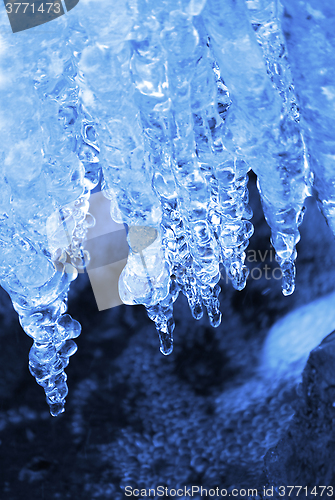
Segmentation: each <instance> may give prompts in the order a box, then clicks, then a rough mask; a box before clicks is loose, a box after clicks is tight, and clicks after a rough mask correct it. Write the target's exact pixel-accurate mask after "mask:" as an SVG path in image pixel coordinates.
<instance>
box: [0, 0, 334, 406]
mask: <svg viewBox="0 0 335 500" xmlns="http://www.w3.org/2000/svg"><path fill="white" fill-rule="evenodd" d="M283 6H284V7H285V8H286V11H284V8H283ZM283 6H282V5H281V4H280V2H279V0H248V1H245V0H224V1H223V0H207V1H206V0H156V1H154V2H147V1H146V0H117V1H115V2H113V9H110V5H109V3H108V2H107V1H106V2H101V1H99V2H98V1H96V0H85V2H84V1H81V2H80V3H79V4H78V5H77V6H76V7H75V8H74V9H72V10H71V11H70V12H69V13H68V14H67V15H66V16H62V17H60V18H58V19H56V20H53V21H52V22H49V23H47V24H45V25H42V26H39V27H35V28H32V29H29V30H27V31H23V32H19V33H15V34H13V33H12V32H11V30H10V26H9V21H8V18H7V17H6V12H5V10H4V9H3V10H1V12H0V27H1V31H0V71H1V74H0V87H1V90H2V95H3V96H5V97H3V98H2V102H1V110H0V128H1V137H2V145H1V152H0V155H1V165H0V168H1V178H0V183H1V189H0V192H1V196H0V225H1V236H0V245H1V257H0V272H1V275H0V280H1V285H2V286H3V287H4V288H5V289H6V290H7V291H8V293H9V294H10V296H11V298H12V301H13V305H14V308H15V309H16V310H17V312H18V314H19V317H20V322H21V324H22V326H23V328H24V330H25V331H26V333H27V334H28V335H30V336H31V337H32V338H33V340H34V343H33V346H32V349H31V352H30V361H29V366H30V371H31V372H32V374H33V375H34V376H35V377H36V380H37V382H38V383H39V384H40V385H42V386H43V388H44V389H45V392H46V395H47V401H48V403H49V405H50V408H51V413H52V414H53V415H57V414H59V413H61V412H62V411H63V409H64V401H65V396H66V394H67V386H66V375H65V373H64V368H65V367H66V366H67V364H68V360H69V356H71V355H72V354H73V353H74V352H75V350H76V346H75V343H74V341H73V338H75V337H76V336H77V335H79V333H80V325H79V323H78V322H76V321H75V320H73V319H72V318H71V317H70V316H69V315H67V314H65V313H66V301H67V292H68V288H69V285H70V282H71V281H72V280H73V279H75V277H76V274H77V270H78V269H81V268H82V267H84V264H83V261H84V260H86V262H87V260H88V259H89V255H88V254H87V251H85V249H84V241H85V237H86V232H87V230H88V228H89V227H91V226H92V225H93V224H94V219H93V217H92V216H91V215H90V214H89V197H90V191H91V190H92V189H93V188H95V187H96V186H97V184H98V183H99V180H100V178H101V180H102V189H103V193H104V195H105V196H106V198H108V199H109V200H110V213H111V217H112V218H113V219H114V220H115V221H117V222H120V223H124V224H126V225H127V233H128V244H129V257H128V262H127V265H126V266H125V268H124V270H123V271H122V273H121V276H120V281H119V292H120V297H121V299H122V300H123V302H124V303H127V304H143V305H144V306H145V307H146V309H147V312H148V315H149V317H150V318H151V319H152V320H153V321H154V322H155V325H156V328H157V330H158V334H159V339H160V349H161V352H162V353H163V354H165V355H166V354H170V353H171V352H172V349H173V331H174V326H175V325H174V321H173V303H174V301H175V300H176V299H177V297H178V294H179V293H180V292H181V293H183V294H184V295H185V296H186V297H187V300H188V303H189V306H190V309H191V312H192V315H193V316H194V318H196V319H199V318H200V317H201V316H202V315H203V312H204V311H206V312H207V315H208V317H209V321H210V323H211V325H212V326H214V327H217V326H218V325H219V324H220V322H221V313H220V310H219V299H218V296H219V293H220V286H219V281H220V272H221V269H220V267H221V268H222V267H224V268H225V270H226V272H227V274H228V276H229V277H230V279H231V282H232V284H233V286H234V287H235V288H236V289H237V290H241V289H242V288H243V287H244V286H245V284H246V280H247V277H248V269H247V267H246V265H245V256H246V254H245V250H246V248H247V246H248V242H249V238H250V237H251V235H252V233H253V226H252V224H251V222H250V219H251V217H252V212H251V209H250V207H249V205H248V189H247V184H248V172H249V171H250V170H251V169H252V170H253V171H254V172H255V173H256V175H257V177H258V188H259V192H260V195H261V201H262V205H263V209H264V215H265V218H266V220H267V222H268V223H269V226H270V228H271V234H272V236H271V241H272V244H273V246H274V248H275V250H276V253H277V257H278V261H279V264H280V266H281V269H282V275H283V284H282V290H283V293H284V295H289V294H291V293H292V292H293V290H294V286H295V281H294V278H295V266H294V261H295V259H296V248H295V247H296V244H297V242H298V241H299V238H300V236H299V231H298V227H299V224H300V223H301V221H302V217H303V213H304V200H305V197H306V196H307V195H309V194H310V193H311V183H312V174H311V173H310V170H311V171H312V172H313V175H314V179H315V182H314V192H315V193H316V196H317V197H318V200H319V202H320V205H321V208H322V210H323V213H324V214H325V216H326V217H327V219H328V221H329V224H330V226H331V228H332V229H333V230H334V231H335V190H334V189H335V188H334V186H335V177H334V173H333V172H334V167H333V161H334V158H335V150H334V147H335V142H334V140H333V129H334V120H335V109H334V102H335V90H334V89H335V87H334V86H333V81H334V71H335V69H334V68H335V64H334V63H335V61H334V53H335V51H334V45H335V35H334V30H333V24H332V23H333V21H334V18H335V7H334V5H333V3H332V2H331V1H330V0H328V1H326V2H323V3H322V6H321V7H320V6H319V4H318V2H317V1H316V0H312V1H310V2H307V1H304V0H303V1H301V2H291V1H289V0H283ZM284 33H285V34H286V36H284ZM287 46H288V47H287ZM311 67H313V70H311Z"/></svg>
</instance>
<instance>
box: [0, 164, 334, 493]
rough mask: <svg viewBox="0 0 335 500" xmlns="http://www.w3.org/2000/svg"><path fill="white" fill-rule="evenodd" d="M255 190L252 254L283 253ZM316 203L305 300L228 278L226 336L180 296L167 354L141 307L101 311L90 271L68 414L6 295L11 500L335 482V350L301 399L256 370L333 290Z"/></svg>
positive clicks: (301, 278) (302, 291)
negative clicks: (50, 393) (44, 379)
mask: <svg viewBox="0 0 335 500" xmlns="http://www.w3.org/2000/svg"><path fill="white" fill-rule="evenodd" d="M249 184H250V196H251V205H252V208H253V210H254V217H253V219H252V222H253V224H254V226H255V234H254V236H253V237H252V238H251V242H250V247H249V248H250V249H254V250H256V252H258V251H260V252H262V255H264V252H265V251H266V249H268V250H269V256H271V255H272V256H273V253H272V254H271V253H270V243H269V236H270V235H269V229H268V227H267V225H266V223H265V221H264V218H263V215H262V210H261V207H260V202H259V197H258V193H257V190H256V187H255V178H254V176H253V174H251V181H250V183H249ZM307 206H308V211H307V213H306V215H305V220H304V222H303V224H302V226H301V235H302V241H301V242H300V243H299V244H298V260H297V280H296V291H295V293H294V294H293V295H292V296H290V297H284V296H283V295H282V294H281V290H280V281H278V280H274V279H271V280H270V281H269V280H266V279H265V277H263V278H262V279H259V280H251V279H250V280H248V284H247V287H246V289H245V290H243V291H242V292H237V291H235V290H234V289H233V288H232V287H231V285H226V284H224V283H222V292H221V296H220V300H221V311H222V312H223V318H222V324H221V325H220V327H219V328H217V329H214V328H212V327H210V326H209V323H208V320H207V317H204V318H202V319H201V320H200V321H198V322H196V321H195V320H193V318H192V317H191V314H190V312H189V310H188V305H187V302H186V300H185V299H184V297H182V296H180V297H179V299H178V300H177V302H176V304H175V321H176V329H175V344H174V345H175V348H174V352H173V353H172V355H170V356H168V357H164V356H162V355H161V354H160V352H159V342H158V337H157V334H156V331H155V327H154V325H153V324H152V323H151V322H150V320H149V319H148V318H147V316H146V312H145V309H144V308H143V307H141V306H134V307H131V306H119V307H117V308H114V309H112V310H107V311H102V312H98V309H97V306H96V303H95V300H94V296H93V293H92V290H91V288H90V284H89V281H88V279H87V275H79V277H78V279H77V280H76V281H75V282H74V283H72V286H71V291H70V296H69V308H68V311H69V313H70V314H71V315H72V316H73V317H74V318H75V319H77V320H79V321H80V323H81V324H82V334H81V336H80V337H79V338H78V339H77V344H78V352H77V353H76V354H75V355H74V356H73V357H72V358H71V360H70V364H69V367H68V368H67V369H66V372H67V374H68V385H69V395H68V397H67V404H66V412H65V413H64V414H63V415H61V416H59V417H57V418H53V417H51V416H50V414H49V412H48V406H47V404H46V402H45V397H44V393H43V389H42V388H41V387H39V386H38V385H37V384H36V382H35V380H34V378H33V377H32V376H31V375H30V373H29V371H28V352H29V348H30V346H31V342H32V341H31V339H30V338H29V337H27V336H26V335H25V334H24V332H23V331H22V329H21V327H20V326H19V323H18V319H17V316H16V313H15V312H14V311H13V309H12V306H11V302H10V299H9V298H8V296H7V294H6V293H5V292H4V291H1V293H0V301H1V304H0V305H1V310H0V311H1V314H0V325H1V330H0V341H1V350H0V498H1V499H9V500H19V499H25V498H38V499H48V500H49V499H61V500H63V499H76V500H77V499H80V500H86V499H110V498H111V499H114V500H118V499H121V498H124V497H123V493H122V488H123V487H125V486H127V485H128V486H132V487H134V488H135V487H138V488H141V487H142V488H154V487H157V486H159V485H163V486H168V487H171V488H175V487H178V486H179V487H184V486H189V485H199V486H200V485H201V486H203V487H208V488H215V487H217V486H218V487H220V488H226V489H229V488H230V490H229V491H231V489H232V488H243V487H244V488H258V489H259V492H262V491H263V486H264V485H269V486H278V485H281V484H293V485H295V484H297V485H298V484H300V485H301V484H302V485H303V486H308V487H312V486H314V485H317V484H324V485H330V484H334V482H335V472H334V470H335V467H334V466H335V464H334V458H333V457H334V456H335V455H334V452H335V449H334V446H333V444H334V443H335V439H333V434H332V422H333V418H335V409H334V407H333V406H332V401H335V392H334V393H333V392H332V390H333V388H332V387H333V386H334V387H335V375H334V374H333V373H332V367H333V366H334V363H332V361H334V360H335V356H333V350H334V348H333V344H334V343H335V341H333V340H332V337H331V338H330V339H329V342H328V343H327V345H326V347H325V348H322V349H321V350H320V349H319V351H317V352H316V354H315V355H314V357H312V358H313V359H310V361H309V364H308V365H307V367H306V369H305V372H304V383H303V385H302V386H300V388H299V390H298V392H297V383H298V382H299V377H297V376H296V374H290V373H287V374H286V375H285V377H283V378H282V379H278V378H277V379H276V380H275V377H274V378H273V379H272V378H271V377H267V378H262V377H260V376H259V375H257V370H258V365H259V364H260V363H261V353H262V346H263V343H264V340H265V338H266V336H267V334H268V331H269V328H270V327H271V325H273V324H274V323H275V322H276V321H277V320H278V319H279V318H281V317H283V316H284V315H285V314H287V313H288V312H289V311H292V310H294V309H295V308H297V307H299V306H301V305H303V304H307V303H309V302H311V301H312V300H314V299H316V298H318V297H321V296H323V295H326V294H328V293H329V292H331V291H333V290H334V288H335V286H334V283H335V282H334V278H335V252H334V250H335V245H334V241H333V237H332V235H331V233H330V230H329V229H328V227H327V225H326V223H325V222H324V219H323V218H322V216H321V214H320V213H319V211H318V209H317V207H316V203H315V201H314V200H312V199H308V200H307ZM271 260H272V261H271ZM265 264H268V265H269V266H271V267H272V268H274V267H277V266H278V264H277V263H276V262H275V261H273V259H271V258H268V259H267V260H265V262H264V263H261V262H260V261H259V262H252V263H248V265H249V267H250V268H252V267H255V266H258V267H259V266H260V267H263V266H264V265H265ZM295 333H296V334H297V335H301V334H302V332H292V336H294V335H295ZM329 333H331V332H329ZM329 346H330V347H329ZM320 352H321V354H322V356H323V358H322V360H321V361H320V359H319V357H318V356H319V355H320ZM334 352H335V351H334ZM332 356H333V357H332ZM325 367H326V368H327V370H326V371H327V373H325V369H326V368H325ZM321 389H322V390H321ZM320 391H321V392H320ZM322 391H323V392H322ZM333 412H334V415H333ZM294 413H295V416H294V417H293V415H294ZM277 443H279V444H278V446H277V447H276V448H274V449H273V450H272V451H270V452H269V453H268V454H267V455H266V453H267V450H268V449H269V448H273V447H275V446H276V445H277ZM264 455H266V458H265V460H264ZM286 481H296V482H291V483H287V482H286ZM326 481H327V482H326ZM157 498H158V497H157ZM160 498H162V497H160ZM194 498H195V497H194ZM199 498H200V497H199ZM212 498H216V497H212ZM237 498H239V497H237ZM244 498H247V497H244ZM258 498H263V497H262V495H260V496H259V497H258ZM273 498H283V497H279V496H278V495H277V497H276V494H274V497H273ZM304 498H306V497H304ZM311 498H318V497H315V496H312V497H311ZM328 498H329V496H328Z"/></svg>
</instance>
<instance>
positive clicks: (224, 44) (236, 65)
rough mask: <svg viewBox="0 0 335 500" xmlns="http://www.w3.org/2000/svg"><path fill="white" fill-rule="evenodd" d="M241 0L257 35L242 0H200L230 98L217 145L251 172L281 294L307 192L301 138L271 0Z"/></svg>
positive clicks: (286, 287) (290, 283) (290, 272)
mask: <svg viewBox="0 0 335 500" xmlns="http://www.w3.org/2000/svg"><path fill="white" fill-rule="evenodd" d="M248 4H249V6H250V11H251V18H252V19H251V21H252V22H253V23H254V26H255V27H256V32H257V38H256V36H255V33H254V32H253V28H252V24H251V22H250V21H249V18H248V10H247V6H246V3H245V2H244V1H243V0H237V1H236V2H235V1H234V2H233V1H232V0H228V1H227V2H224V3H223V4H222V3H221V2H218V1H216V0H208V2H207V4H206V9H205V14H204V17H205V23H206V26H207V30H208V33H209V36H210V38H211V40H212V45H213V49H214V54H215V57H216V58H217V62H218V64H219V68H220V72H221V77H222V78H223V80H224V81H225V83H226V85H227V87H228V89H229V92H230V96H231V99H232V104H231V106H230V108H229V110H228V112H227V116H226V127H227V132H226V134H225V139H224V140H225V145H226V147H227V149H228V150H230V151H231V152H234V153H235V154H238V155H239V156H240V157H241V158H242V159H244V160H245V161H247V162H248V163H249V165H250V166H251V167H252V168H253V170H254V171H255V173H256V174H257V176H258V187H259V190H260V194H261V199H262V204H263V209H264V213H265V217H266V219H267V221H268V223H269V225H270V227H271V230H272V243H273V246H274V247H275V250H276V252H277V255H278V257H279V263H280V266H281V268H282V272H283V285H282V289H283V293H284V294H285V295H289V294H291V293H292V292H293V290H294V276H295V267H294V260H295V258H296V250H295V245H296V243H297V242H298V240H299V232H298V225H299V224H300V222H301V220H302V213H303V203H304V199H305V197H306V194H307V190H306V176H307V173H306V167H305V161H304V160H305V159H304V149H303V141H302V138H301V134H300V129H299V125H298V123H297V120H296V118H295V117H294V115H293V114H292V112H291V108H290V103H291V94H292V91H291V89H290V85H291V81H290V75H289V69H288V67H287V61H286V57H285V45H284V41H283V37H282V35H281V31H280V22H279V18H278V16H277V10H278V9H276V6H277V4H276V3H275V2H267V1H266V0H265V1H264V2H262V1H260V2H258V1H257V2H256V1H255V2H249V3H248ZM252 7H253V9H252ZM257 42H258V43H257ZM270 43H271V45H270ZM264 63H265V64H264ZM241 75H243V78H241ZM288 103H289V105H288Z"/></svg>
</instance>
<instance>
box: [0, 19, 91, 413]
mask: <svg viewBox="0 0 335 500" xmlns="http://www.w3.org/2000/svg"><path fill="white" fill-rule="evenodd" d="M58 27H59V30H60V33H61V34H62V36H61V37H60V38H59V37H58V36H55V34H54V33H52V30H51V32H50V34H49V33H46V32H45V31H44V32H43V31H42V33H40V32H39V28H36V29H35V31H33V32H29V33H25V32H23V33H20V34H17V35H13V34H12V33H11V32H10V30H8V28H7V26H5V19H4V17H3V16H2V17H1V28H2V31H1V42H0V43H1V54H0V67H1V73H2V78H1V87H2V89H1V90H2V92H3V93H4V94H5V95H6V108H5V109H6V112H5V114H4V115H3V116H2V117H1V125H0V126H1V135H2V152H1V159H2V161H1V184H2V186H1V187H2V189H1V208H0V218H1V236H0V238H1V278H0V279H1V285H2V286H3V288H4V289H5V290H6V291H7V292H8V293H9V295H10V297H11V299H12V302H13V305H14V308H15V310H16V311H17V312H18V314H19V319H20V323H21V325H22V327H23V329H24V330H25V332H26V333H27V334H28V335H29V336H31V337H32V338H33V340H34V342H33V346H32V348H31V350H30V354H29V369H30V371H31V373H32V374H33V375H34V376H35V378H36V380H37V382H38V383H39V384H40V385H41V386H42V387H43V388H44V390H45V393H46V397H47V402H48V404H49V406H50V412H51V414H52V415H54V416H56V415H58V414H59V413H62V412H63V411H64V403H65V397H66V395H67V391H68V390H67V384H66V378H67V377H66V374H65V372H64V368H65V367H66V366H67V364H68V362H69V357H70V356H71V355H72V354H74V352H75V351H76V344H75V342H74V341H73V340H72V339H73V338H75V337H77V336H78V335H79V334H80V330H81V327H80V325H79V323H78V322H77V321H75V320H73V319H72V318H71V316H69V315H68V314H64V313H65V312H66V309H67V306H66V302H67V293H68V289H69V285H70V282H71V281H72V280H73V279H75V277H76V276H77V270H76V268H75V267H74V266H73V265H71V264H70V262H69V261H68V262H67V255H68V256H69V258H70V259H71V260H72V263H75V262H74V261H75V259H76V258H79V257H80V254H81V252H82V241H83V239H84V237H85V233H86V231H87V228H88V227H89V226H90V225H92V224H93V223H94V221H93V219H92V217H91V216H90V215H89V214H88V201H87V198H88V197H89V191H88V189H89V188H91V187H92V183H89V180H88V179H87V178H86V176H85V168H84V165H83V164H82V162H81V161H80V160H79V159H78V153H79V152H78V150H77V148H78V146H79V147H81V142H82V143H84V138H83V137H82V134H81V125H80V124H79V123H78V122H80V120H81V118H80V113H79V110H80V103H79V101H78V89H77V88H76V84H75V76H76V70H75V65H74V62H73V60H74V58H72V56H71V50H69V49H68V46H69V44H66V43H65V44H64V42H63V40H62V37H63V36H64V37H65V38H67V37H69V33H71V31H72V30H69V29H68V27H67V26H66V23H65V22H64V21H63V20H60V22H59V24H58ZM36 47H40V48H41V50H40V52H39V57H36ZM3 75H5V76H3ZM35 87H36V88H35ZM76 127H77V129H78V130H79V131H78V130H77V129H76ZM80 137H82V141H81V142H80ZM64 235H66V237H64ZM80 262H81V260H80Z"/></svg>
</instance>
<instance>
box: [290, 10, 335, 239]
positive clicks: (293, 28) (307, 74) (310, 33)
mask: <svg viewBox="0 0 335 500" xmlns="http://www.w3.org/2000/svg"><path fill="white" fill-rule="evenodd" d="M283 6H284V8H285V12H284V15H283V21H282V22H283V29H284V31H287V30H289V32H290V36H289V37H288V36H287V40H286V41H287V45H288V51H289V56H290V62H291V67H292V73H293V77H294V80H295V88H296V92H297V96H298V98H299V104H300V113H301V125H302V128H303V131H304V138H305V142H306V146H307V149H308V152H309V163H310V166H311V169H312V171H313V174H314V194H315V196H316V198H317V199H318V201H319V204H320V207H321V210H322V212H323V214H324V215H325V217H326V219H327V222H328V224H329V226H330V228H331V229H332V231H333V233H334V234H335V169H334V155H335V137H334V129H335V128H334V127H335V111H334V99H335V87H334V79H335V32H334V29H333V28H334V23H335V4H334V2H332V0H325V1H323V2H318V1H317V0H311V1H308V2H307V1H305V0H304V1H301V2H298V3H297V2H289V1H286V0H284V1H283Z"/></svg>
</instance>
